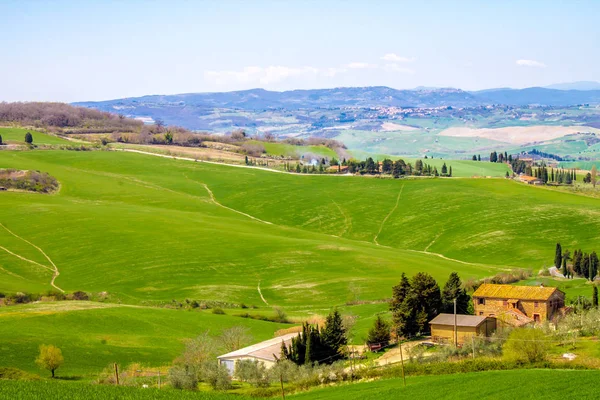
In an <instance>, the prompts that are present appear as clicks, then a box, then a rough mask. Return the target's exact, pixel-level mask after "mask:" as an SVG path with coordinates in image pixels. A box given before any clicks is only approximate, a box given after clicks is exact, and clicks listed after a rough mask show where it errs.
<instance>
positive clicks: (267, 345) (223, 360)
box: [217, 333, 298, 375]
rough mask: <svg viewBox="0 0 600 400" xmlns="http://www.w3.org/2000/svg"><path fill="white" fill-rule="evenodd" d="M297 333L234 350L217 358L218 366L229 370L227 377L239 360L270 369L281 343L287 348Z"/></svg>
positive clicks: (275, 360)
mask: <svg viewBox="0 0 600 400" xmlns="http://www.w3.org/2000/svg"><path fill="white" fill-rule="evenodd" d="M297 336H298V333H288V334H287V335H283V336H278V337H276V338H273V339H269V340H265V341H264V342H260V343H256V344H253V345H252V346H248V347H244V348H243V349H239V350H235V351H232V352H230V353H227V354H223V355H222V356H218V357H217V359H218V360H219V364H221V365H225V366H226V367H227V369H228V370H229V375H233V372H234V371H235V364H236V363H237V362H238V361H240V360H252V361H259V362H262V363H263V364H264V365H265V367H267V368H271V367H272V366H273V365H275V363H276V362H277V358H279V355H280V354H281V343H282V342H283V343H284V344H285V345H286V346H289V345H290V343H291V342H292V339H293V338H295V337H297Z"/></svg>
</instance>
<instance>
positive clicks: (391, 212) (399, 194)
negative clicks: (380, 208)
mask: <svg viewBox="0 0 600 400" xmlns="http://www.w3.org/2000/svg"><path fill="white" fill-rule="evenodd" d="M402 190H404V184H402V187H400V192H399V193H398V197H396V204H395V205H394V208H392V210H391V211H390V212H389V213H388V215H386V216H385V218H384V219H383V221H381V225H379V232H377V235H375V237H374V238H373V243H375V244H376V245H377V246H379V242H378V241H377V238H378V237H379V234H380V233H381V231H382V230H383V226H384V225H385V223H386V222H387V220H388V218H389V217H390V216H391V215H392V214H393V213H394V211H396V209H397V208H398V204H399V203H400V197H401V196H402Z"/></svg>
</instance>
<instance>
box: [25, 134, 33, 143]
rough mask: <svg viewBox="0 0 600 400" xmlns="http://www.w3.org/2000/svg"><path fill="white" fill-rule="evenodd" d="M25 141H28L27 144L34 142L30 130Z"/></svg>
mask: <svg viewBox="0 0 600 400" xmlns="http://www.w3.org/2000/svg"><path fill="white" fill-rule="evenodd" d="M25 143H27V144H32V143H33V136H31V133H29V132H27V133H26V134H25Z"/></svg>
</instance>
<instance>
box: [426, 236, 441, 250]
mask: <svg viewBox="0 0 600 400" xmlns="http://www.w3.org/2000/svg"><path fill="white" fill-rule="evenodd" d="M442 233H444V232H440V233H438V234H437V235H436V236H435V237H434V238H433V240H432V241H431V243H429V244H428V245H427V247H425V250H423V251H425V252H427V250H429V248H430V247H431V246H432V245H433V244H434V243H435V241H436V240H438V238H439V237H440V236H442Z"/></svg>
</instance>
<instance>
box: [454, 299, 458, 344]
mask: <svg viewBox="0 0 600 400" xmlns="http://www.w3.org/2000/svg"><path fill="white" fill-rule="evenodd" d="M454 347H458V331H457V327H456V298H455V299H454Z"/></svg>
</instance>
